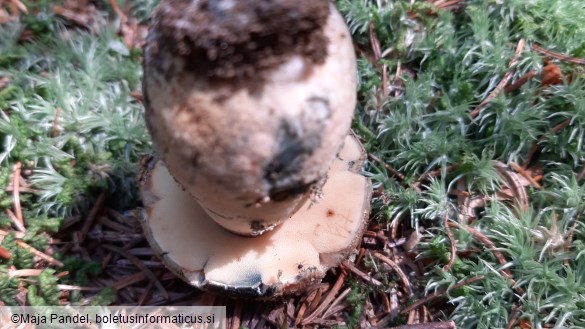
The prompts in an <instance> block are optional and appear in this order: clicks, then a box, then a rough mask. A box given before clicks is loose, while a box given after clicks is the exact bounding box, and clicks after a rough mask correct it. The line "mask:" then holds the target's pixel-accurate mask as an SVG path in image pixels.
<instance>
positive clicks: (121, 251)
mask: <svg viewBox="0 0 585 329" xmlns="http://www.w3.org/2000/svg"><path fill="white" fill-rule="evenodd" d="M102 246H103V247H104V248H105V249H108V250H110V251H113V252H115V253H117V254H118V255H120V256H122V257H124V258H126V259H128V260H129V261H130V262H132V264H134V266H136V267H138V268H139V269H140V270H142V271H143V272H144V274H145V275H146V277H148V279H149V280H150V281H153V282H154V285H155V286H156V288H157V289H158V290H159V291H160V293H161V294H162V295H163V296H164V297H165V299H169V294H168V292H167V291H166V290H165V288H164V287H163V285H162V284H161V283H160V281H159V280H158V278H157V277H156V275H154V273H152V271H151V270H150V269H148V268H147V267H146V266H144V264H142V261H141V260H140V259H139V258H138V257H136V256H134V255H130V254H129V253H127V252H126V251H125V250H124V249H122V248H119V247H116V246H112V245H107V244H106V245H102Z"/></svg>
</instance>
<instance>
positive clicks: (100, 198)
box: [79, 191, 106, 241]
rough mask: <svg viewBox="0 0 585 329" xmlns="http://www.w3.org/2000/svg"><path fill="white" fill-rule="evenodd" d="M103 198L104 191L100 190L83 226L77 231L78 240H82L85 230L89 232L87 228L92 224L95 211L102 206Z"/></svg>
mask: <svg viewBox="0 0 585 329" xmlns="http://www.w3.org/2000/svg"><path fill="white" fill-rule="evenodd" d="M105 199H106V191H102V192H101V193H100V195H99V196H98V198H97V200H96V201H95V203H94V204H93V207H92V208H91V210H90V212H89V214H88V215H87V218H86V219H85V222H84V223H83V227H82V228H81V231H80V232H79V241H83V240H84V239H85V236H86V235H87V232H89V229H90V228H91V225H92V224H93V221H94V220H95V218H96V215H97V213H98V212H99V211H100V209H101V208H102V205H103V204H104V201H105Z"/></svg>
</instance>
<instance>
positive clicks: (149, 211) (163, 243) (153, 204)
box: [140, 135, 371, 297]
mask: <svg viewBox="0 0 585 329" xmlns="http://www.w3.org/2000/svg"><path fill="white" fill-rule="evenodd" d="M363 161H364V151H363V148H362V146H361V144H360V142H359V141H358V140H357V138H356V137H355V136H354V135H348V136H347V137H346V139H345V143H344V146H343V149H342V150H341V151H340V152H339V154H338V155H337V157H336V159H335V161H334V164H333V165H332V167H331V169H330V171H329V173H328V179H327V181H326V183H325V184H324V185H323V187H322V191H321V193H320V194H321V196H320V197H319V198H318V199H317V200H307V202H306V203H305V204H304V205H303V206H302V207H301V209H300V210H299V211H298V212H297V213H296V214H294V215H293V216H292V217H291V218H290V219H288V220H286V221H285V222H284V223H283V224H281V225H279V226H278V227H276V228H275V229H274V230H273V231H271V232H267V233H265V234H263V235H261V236H258V237H246V236H241V235H237V234H234V233H231V232H228V231H227V230H225V229H224V228H222V227H221V226H220V225H218V224H217V223H216V222H215V221H213V220H212V219H211V218H210V217H209V216H208V215H207V214H206V213H205V211H204V210H203V209H202V207H201V206H199V204H197V202H195V201H194V199H193V198H192V197H191V195H190V194H189V193H187V192H185V191H184V190H183V189H182V188H181V186H180V185H179V184H178V183H176V181H175V180H174V179H173V177H172V176H171V175H170V174H169V172H168V171H167V169H166V167H165V165H164V164H163V162H162V161H160V160H157V159H154V158H153V159H151V161H149V163H147V164H146V168H143V173H142V177H141V178H140V185H141V186H140V187H141V192H142V196H143V199H144V206H145V209H144V211H143V216H142V225H143V228H144V231H145V233H146V236H147V238H148V240H149V242H150V244H151V245H152V246H153V247H154V249H155V250H156V251H157V253H158V254H159V256H160V257H161V258H162V259H163V261H164V263H165V264H166V265H167V266H168V267H169V268H170V269H171V270H172V271H173V272H175V273H176V274H177V275H179V276H180V277H181V278H183V279H184V280H185V281H187V282H188V283H190V284H191V285H193V286H195V287H197V288H201V289H205V290H212V291H221V292H224V293H228V294H233V295H239V296H251V297H275V296H279V295H283V294H287V293H292V292H296V291H299V290H301V289H303V288H304V287H306V286H307V285H309V284H310V283H312V282H318V281H319V280H321V278H323V276H324V275H325V272H326V271H327V270H328V269H329V268H331V267H333V266H337V265H338V264H339V263H340V262H341V260H343V259H346V258H348V257H349V256H350V255H351V254H352V252H353V251H354V249H355V247H356V245H357V243H358V241H359V239H360V237H361V235H362V233H363V230H364V229H365V227H366V224H367V219H368V215H369V209H370V206H369V204H370V197H371V183H370V180H369V179H367V178H366V177H363V176H362V175H360V174H359V171H360V169H361V165H362V163H363Z"/></svg>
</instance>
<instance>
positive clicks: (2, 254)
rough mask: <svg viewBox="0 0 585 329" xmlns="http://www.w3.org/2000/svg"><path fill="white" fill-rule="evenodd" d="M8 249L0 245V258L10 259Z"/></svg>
mask: <svg viewBox="0 0 585 329" xmlns="http://www.w3.org/2000/svg"><path fill="white" fill-rule="evenodd" d="M10 256H11V255H10V251H9V250H7V249H5V248H4V247H0V258H2V259H6V260H8V259H10Z"/></svg>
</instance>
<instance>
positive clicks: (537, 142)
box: [522, 119, 571, 169]
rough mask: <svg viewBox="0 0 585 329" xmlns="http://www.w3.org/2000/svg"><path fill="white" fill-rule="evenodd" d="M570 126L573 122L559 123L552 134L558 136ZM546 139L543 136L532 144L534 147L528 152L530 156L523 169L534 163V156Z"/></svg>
mask: <svg viewBox="0 0 585 329" xmlns="http://www.w3.org/2000/svg"><path fill="white" fill-rule="evenodd" d="M570 124H571V120H570V119H567V120H565V121H563V122H561V123H559V124H558V125H556V126H554V127H552V128H551V130H550V132H552V133H553V134H556V133H558V132H559V131H561V130H563V129H565V128H566V127H568V126H569V125H570ZM545 138H546V135H542V136H540V138H539V139H538V140H537V141H536V142H534V143H532V146H531V147H530V150H529V151H528V154H527V155H526V159H525V160H524V162H523V163H522V168H523V169H526V168H528V165H530V162H532V158H533V157H534V154H536V151H538V144H539V143H540V142H542V141H543V140H544V139H545Z"/></svg>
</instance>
